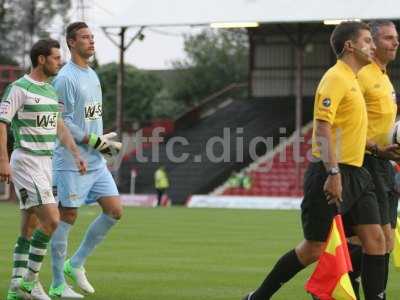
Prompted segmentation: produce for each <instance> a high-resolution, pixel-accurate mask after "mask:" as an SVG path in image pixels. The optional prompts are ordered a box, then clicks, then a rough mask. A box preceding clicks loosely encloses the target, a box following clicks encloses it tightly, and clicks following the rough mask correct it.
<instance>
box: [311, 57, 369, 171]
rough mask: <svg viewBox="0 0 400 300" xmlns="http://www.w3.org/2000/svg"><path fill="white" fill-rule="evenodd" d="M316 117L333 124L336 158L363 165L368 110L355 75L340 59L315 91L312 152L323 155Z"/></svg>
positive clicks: (355, 164) (348, 163) (318, 155)
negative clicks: (316, 138)
mask: <svg viewBox="0 0 400 300" xmlns="http://www.w3.org/2000/svg"><path fill="white" fill-rule="evenodd" d="M316 120H322V121H326V122H328V123H330V124H331V126H332V139H333V146H334V149H335V150H336V157H337V161H338V162H339V163H342V164H347V165H353V166H357V167H360V166H361V165H362V164H363V159H364V153H365V145H366V141H367V126H368V119H367V110H366V106H365V101H364V98H363V95H362V92H361V89H360V86H359V84H358V81H357V78H356V75H355V74H354V72H353V71H352V69H351V68H350V67H349V66H348V65H347V64H345V63H344V62H343V61H341V60H338V61H337V63H336V64H335V65H334V66H333V67H331V68H330V69H329V70H328V71H327V72H326V73H325V75H324V76H323V77H322V79H321V81H320V83H319V85H318V88H317V91H316V94H315V101H314V132H313V145H312V154H313V155H314V156H316V157H321V149H319V147H318V145H317V143H316V140H315V128H316V126H315V125H316V124H315V123H316ZM322 145H323V143H322Z"/></svg>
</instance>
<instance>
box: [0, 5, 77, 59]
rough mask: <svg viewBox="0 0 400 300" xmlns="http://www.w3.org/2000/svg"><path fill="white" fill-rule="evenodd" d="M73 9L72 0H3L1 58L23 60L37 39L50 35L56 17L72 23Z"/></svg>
mask: <svg viewBox="0 0 400 300" xmlns="http://www.w3.org/2000/svg"><path fill="white" fill-rule="evenodd" d="M70 8H71V0H0V40H1V43H0V57H2V58H7V59H11V60H16V59H20V60H21V59H22V60H23V58H24V57H25V55H26V53H27V51H29V48H30V47H31V45H32V43H33V42H34V41H35V40H36V39H37V38H44V37H48V36H49V32H50V31H51V30H52V28H51V25H52V24H53V22H54V20H56V19H57V18H58V19H59V20H60V21H61V23H62V24H66V23H67V22H68V17H67V16H68V11H69V10H70ZM16 50H17V51H16Z"/></svg>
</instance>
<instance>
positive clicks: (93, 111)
mask: <svg viewBox="0 0 400 300" xmlns="http://www.w3.org/2000/svg"><path fill="white" fill-rule="evenodd" d="M102 116H103V109H102V106H101V103H90V104H88V105H86V106H85V120H97V119H101V117H102Z"/></svg>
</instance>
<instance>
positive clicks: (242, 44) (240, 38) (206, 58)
mask: <svg viewBox="0 0 400 300" xmlns="http://www.w3.org/2000/svg"><path fill="white" fill-rule="evenodd" d="M184 50H185V52H186V55H187V58H186V59H183V60H179V61H175V62H174V63H173V67H174V68H175V69H176V70H178V71H180V72H178V75H177V78H176V81H175V84H174V85H173V86H171V87H170V92H171V96H172V97H173V98H174V99H177V100H180V101H183V102H185V103H186V104H193V103H196V102H198V101H200V100H202V99H203V98H205V97H207V96H208V95H210V94H212V93H214V92H217V91H219V90H221V89H223V88H224V87H226V86H227V85H229V84H231V83H239V82H245V81H246V80H247V74H248V38H247V34H246V32H245V31H244V30H212V29H205V30H203V31H202V32H200V33H199V34H195V35H187V36H185V42H184Z"/></svg>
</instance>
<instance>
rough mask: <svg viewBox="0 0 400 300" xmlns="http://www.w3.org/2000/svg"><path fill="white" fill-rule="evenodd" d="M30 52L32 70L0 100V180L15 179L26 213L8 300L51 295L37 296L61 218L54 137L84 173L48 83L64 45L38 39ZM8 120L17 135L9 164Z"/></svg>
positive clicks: (82, 164) (22, 206)
mask: <svg viewBox="0 0 400 300" xmlns="http://www.w3.org/2000/svg"><path fill="white" fill-rule="evenodd" d="M30 56H31V61H32V70H31V72H30V74H29V75H25V76H23V77H22V78H20V79H18V80H17V81H15V82H13V83H12V84H11V85H10V86H9V87H8V89H7V91H6V93H5V95H4V97H3V101H2V102H1V103H0V181H6V182H9V181H10V180H11V181H13V183H14V187H15V191H16V194H17V197H18V199H19V202H20V208H21V216H22V219H21V235H20V237H19V238H18V239H17V243H16V246H15V249H14V255H13V262H14V264H13V273H12V279H11V284H10V289H9V291H8V294H7V300H18V299H32V297H33V299H41V300H44V299H50V298H48V296H47V295H46V294H45V293H44V292H42V293H40V291H38V293H39V294H40V295H39V296H37V295H35V292H37V291H35V289H39V290H40V284H39V283H38V275H39V271H40V268H41V265H42V261H43V258H44V256H45V254H46V250H47V244H48V242H49V240H50V237H51V235H52V233H53V232H54V230H55V229H56V228H57V225H58V222H59V219H60V216H59V212H58V207H57V204H56V201H55V199H54V196H53V193H52V161H51V159H52V154H53V148H54V146H55V140H56V137H58V138H59V139H60V141H61V143H63V144H64V145H65V146H66V147H67V148H68V149H69V150H70V153H69V154H70V155H72V156H73V157H74V159H75V162H76V165H77V166H78V168H79V170H80V171H81V172H82V173H83V172H85V171H86V163H85V162H84V161H83V160H82V159H81V157H80V154H79V150H78V148H77V146H76V144H75V142H74V140H73V138H72V136H71V134H70V132H69V131H68V129H67V128H66V127H65V126H64V123H63V121H62V119H61V118H59V116H58V114H59V112H60V104H59V99H58V97H57V93H56V91H55V90H54V88H53V87H52V86H51V85H50V84H49V83H47V80H48V79H49V77H51V76H54V75H56V74H57V72H58V70H59V69H60V65H61V63H60V62H61V55H60V45H59V43H58V42H57V41H55V40H51V39H47V40H40V41H38V42H36V43H35V44H34V45H33V46H32V49H31V52H30ZM9 124H11V128H12V131H13V135H14V139H15V144H14V151H13V153H12V155H11V159H10V162H9V159H8V153H7V126H8V125H9ZM37 222H38V223H39V224H37ZM37 225H38V226H37Z"/></svg>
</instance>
